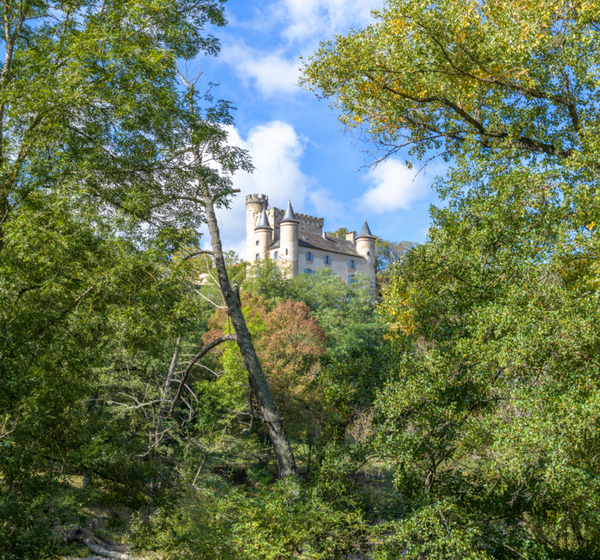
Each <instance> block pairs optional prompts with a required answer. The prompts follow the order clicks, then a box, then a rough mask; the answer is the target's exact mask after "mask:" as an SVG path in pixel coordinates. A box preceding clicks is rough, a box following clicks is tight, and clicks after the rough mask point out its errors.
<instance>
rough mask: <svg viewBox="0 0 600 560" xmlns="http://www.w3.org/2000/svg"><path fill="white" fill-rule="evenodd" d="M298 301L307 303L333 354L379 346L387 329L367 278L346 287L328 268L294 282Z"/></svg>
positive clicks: (300, 277) (361, 277)
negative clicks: (380, 316)
mask: <svg viewBox="0 0 600 560" xmlns="http://www.w3.org/2000/svg"><path fill="white" fill-rule="evenodd" d="M290 284H291V290H292V294H293V297H294V298H295V299H298V300H301V301H304V302H305V303H306V304H307V305H308V307H309V308H310V310H311V311H312V313H313V315H314V316H315V317H316V319H317V320H318V321H319V325H321V327H322V328H323V329H324V330H325V332H326V333H327V336H328V342H327V346H328V348H329V351H330V352H331V353H332V354H338V353H340V352H349V351H350V350H352V349H354V348H356V347H357V346H361V345H369V344H377V343H378V341H379V340H380V338H381V336H382V334H383V331H384V326H383V324H382V323H381V321H380V320H379V317H378V315H377V312H376V308H375V302H374V294H373V288H372V286H371V282H370V280H369V279H368V277H367V276H366V275H364V274H361V273H358V274H356V276H355V282H354V283H353V284H346V283H345V282H344V281H343V280H342V279H341V278H340V277H339V276H337V275H336V274H334V273H333V272H332V271H331V270H329V269H327V268H321V269H319V270H317V272H316V274H313V275H302V276H297V277H296V278H294V279H292V280H291V282H290Z"/></svg>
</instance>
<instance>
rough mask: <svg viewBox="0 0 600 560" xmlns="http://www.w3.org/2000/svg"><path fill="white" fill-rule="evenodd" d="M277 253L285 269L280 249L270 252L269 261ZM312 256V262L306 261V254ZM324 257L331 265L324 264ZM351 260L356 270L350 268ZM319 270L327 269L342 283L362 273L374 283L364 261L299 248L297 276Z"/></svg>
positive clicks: (370, 269) (372, 276) (357, 258)
mask: <svg viewBox="0 0 600 560" xmlns="http://www.w3.org/2000/svg"><path fill="white" fill-rule="evenodd" d="M276 251H278V252H279V255H280V259H279V260H281V262H282V267H283V268H285V266H286V264H287V263H285V264H284V259H285V257H284V256H281V255H282V253H281V249H277V250H272V251H270V257H271V259H275V252H276ZM308 252H310V253H312V254H313V257H314V258H313V260H312V261H308V260H306V253H308ZM325 255H328V256H329V258H330V260H331V264H325ZM351 260H353V261H354V262H355V264H356V268H350V261H351ZM319 268H329V269H331V270H332V271H333V272H334V274H336V275H337V276H339V277H340V278H341V279H342V280H343V281H344V282H348V278H349V277H350V276H351V275H353V274H356V273H358V272H363V273H364V274H366V275H367V276H368V277H369V278H371V279H372V282H374V281H375V278H374V275H373V273H374V270H373V266H372V265H371V263H369V262H368V261H367V260H366V259H364V258H362V257H359V256H356V257H353V256H348V255H340V254H339V253H331V252H327V251H321V250H320V249H308V248H306V247H299V250H298V274H304V270H305V269H311V270H314V271H315V272H316V271H317V270H318V269H319Z"/></svg>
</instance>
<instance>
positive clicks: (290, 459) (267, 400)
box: [201, 184, 297, 478]
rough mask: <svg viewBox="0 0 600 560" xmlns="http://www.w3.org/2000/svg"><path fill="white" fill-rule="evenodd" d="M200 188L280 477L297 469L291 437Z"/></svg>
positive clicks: (224, 289)
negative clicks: (275, 398)
mask: <svg viewBox="0 0 600 560" xmlns="http://www.w3.org/2000/svg"><path fill="white" fill-rule="evenodd" d="M201 189H202V198H203V201H204V208H205V212H206V222H207V224H208V231H209V233H210V240H211V243H212V249H213V255H214V259H215V265H216V268H217V276H218V279H219V285H220V288H221V292H222V294H223V299H224V300H225V303H226V305H227V308H228V314H229V316H230V318H231V323H232V324H233V328H234V329H235V333H236V335H237V339H236V340H237V344H238V347H239V349H240V352H241V354H242V357H243V359H244V365H245V366H246V369H247V370H248V375H249V377H250V385H251V387H252V390H253V391H254V394H255V395H256V399H257V401H258V403H259V405H260V408H261V411H262V414H263V418H264V420H265V422H266V424H267V428H268V432H269V438H270V439H271V444H272V445H273V450H274V451H275V456H276V457H277V464H278V466H279V476H280V477H281V478H284V477H287V476H295V475H296V474H297V471H296V461H295V459H294V453H293V451H292V446H291V445H290V442H289V440H288V437H287V435H286V433H285V430H284V428H283V422H282V420H281V417H280V416H279V413H278V411H277V406H276V404H275V400H274V399H273V394H272V393H271V388H270V387H269V382H268V381H267V378H266V376H265V374H264V372H263V370H262V367H261V365H260V362H259V360H258V357H257V355H256V350H255V349H254V345H253V344H252V338H251V336H250V331H249V330H248V327H247V325H246V320H245V319H244V315H243V314H242V305H241V303H240V298H239V292H238V291H237V288H236V289H233V288H232V286H231V284H230V283H229V277H228V276H227V269H226V266H225V259H224V258H223V248H222V246H221V235H220V232H219V226H218V225H217V218H216V215H215V207H214V204H213V200H212V197H211V195H210V191H209V188H208V186H207V185H205V184H203V185H201Z"/></svg>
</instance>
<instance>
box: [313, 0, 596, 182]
mask: <svg viewBox="0 0 600 560" xmlns="http://www.w3.org/2000/svg"><path fill="white" fill-rule="evenodd" d="M375 16H376V20H377V21H376V23H374V24H373V25H371V26H369V27H367V28H365V29H362V30H359V31H353V32H351V33H350V34H349V35H347V36H345V37H344V36H337V37H335V38H334V40H332V41H330V42H326V43H323V44H322V45H321V47H320V49H319V51H318V52H317V53H316V54H315V55H314V56H312V57H310V58H309V59H308V60H307V62H306V63H305V66H304V71H303V78H302V83H303V85H304V86H305V87H306V88H308V89H311V90H313V91H315V92H317V94H318V95H319V96H322V97H326V98H331V99H332V100H333V104H334V106H335V108H336V109H338V110H339V111H340V113H341V116H340V118H341V121H342V123H343V124H344V125H345V126H346V127H348V128H350V129H359V130H360V131H361V132H362V133H363V134H364V135H366V136H367V137H368V138H369V139H371V140H374V141H376V142H378V143H379V145H380V146H381V147H382V148H384V149H385V150H387V151H389V152H391V153H394V152H396V151H398V150H399V149H400V148H401V147H405V146H410V147H411V148H412V152H411V153H412V154H416V155H417V156H422V155H423V154H424V153H425V152H427V151H428V150H432V149H434V150H436V151H437V152H442V153H443V154H444V155H445V157H446V158H448V157H452V155H453V154H455V153H457V152H458V151H464V150H471V148H473V149H474V150H475V151H476V152H479V151H480V150H481V149H482V148H483V149H484V151H487V152H489V151H490V150H498V149H503V150H504V149H506V148H510V149H512V150H517V151H523V152H525V153H528V154H538V155H541V156H542V157H543V158H546V159H549V160H550V161H553V162H556V161H557V160H560V161H562V162H565V161H569V163H570V164H573V165H577V166H580V165H581V164H583V167H586V168H588V169H590V168H593V169H594V170H595V169H596V167H597V163H596V162H597V161H598V157H597V155H598V151H599V146H598V140H597V138H598V129H599V123H598V108H599V107H598V105H599V99H600V97H599V95H598V93H599V88H600V74H599V68H598V62H599V56H598V44H599V42H600V41H599V39H600V37H599V31H600V5H599V4H598V3H597V2H590V1H584V2H577V1H576V2H569V1H562V0H559V1H549V0H512V1H511V0H509V1H504V2H500V1H492V0H482V1H472V0H441V1H439V2H423V1H420V0H389V1H388V2H386V4H385V6H384V8H383V9H382V10H381V11H379V12H375ZM479 153H481V152H479Z"/></svg>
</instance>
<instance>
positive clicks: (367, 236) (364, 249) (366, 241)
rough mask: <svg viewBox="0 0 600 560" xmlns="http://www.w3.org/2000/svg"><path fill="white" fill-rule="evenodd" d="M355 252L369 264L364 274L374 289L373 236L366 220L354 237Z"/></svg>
mask: <svg viewBox="0 0 600 560" xmlns="http://www.w3.org/2000/svg"><path fill="white" fill-rule="evenodd" d="M356 250H357V252H358V254H359V255H361V256H363V257H364V258H365V259H366V261H367V262H368V263H369V265H370V266H369V268H368V271H365V272H366V273H367V274H368V276H369V278H370V279H371V282H372V283H373V287H375V236H374V235H373V234H372V233H371V230H370V229H369V224H367V220H365V223H364V224H363V226H362V228H361V230H360V232H359V234H358V235H357V236H356Z"/></svg>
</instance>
